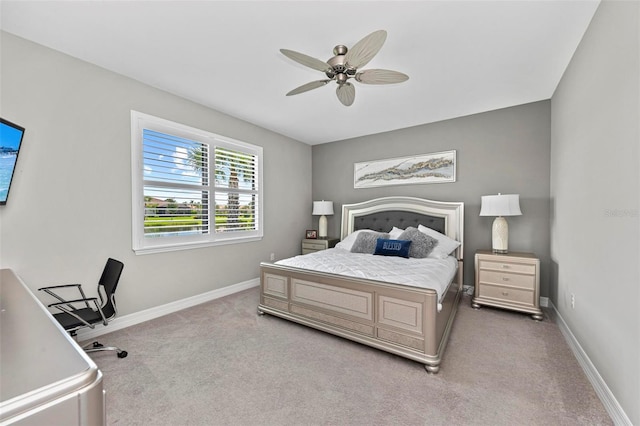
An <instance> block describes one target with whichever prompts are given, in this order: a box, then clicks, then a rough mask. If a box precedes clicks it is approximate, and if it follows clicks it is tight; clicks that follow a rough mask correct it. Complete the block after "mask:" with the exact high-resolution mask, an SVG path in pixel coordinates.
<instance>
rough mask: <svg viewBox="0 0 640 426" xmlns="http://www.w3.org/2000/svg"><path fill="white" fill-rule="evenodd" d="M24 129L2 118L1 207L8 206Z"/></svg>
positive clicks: (0, 154)
mask: <svg viewBox="0 0 640 426" xmlns="http://www.w3.org/2000/svg"><path fill="white" fill-rule="evenodd" d="M23 136H24V127H21V126H18V125H17V124H14V123H11V122H10V121H7V120H5V119H3V118H0V205H3V204H7V198H8V197H9V189H11V181H12V180H13V172H14V171H15V169H16V163H17V161H18V154H19V153H20V145H21V144H22V137H23Z"/></svg>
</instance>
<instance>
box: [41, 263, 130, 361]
mask: <svg viewBox="0 0 640 426" xmlns="http://www.w3.org/2000/svg"><path fill="white" fill-rule="evenodd" d="M123 268H124V264H123V263H122V262H120V261H118V260H115V259H111V258H109V259H108V260H107V264H106V265H105V267H104V270H103V271H102V276H101V277H100V281H98V296H99V297H100V305H98V299H97V298H95V297H86V296H85V294H84V291H82V285H81V284H65V285H56V286H50V287H43V288H39V289H38V291H44V292H45V293H47V294H49V295H51V296H53V297H54V298H56V299H57V300H59V302H57V303H52V304H50V305H47V307H48V308H55V309H57V310H58V311H60V312H58V313H55V314H53V317H54V318H55V319H56V320H58V322H59V323H60V325H62V327H63V328H64V329H65V330H66V331H68V332H69V333H70V334H71V336H73V337H74V338H77V335H76V333H77V332H78V330H80V329H82V328H86V327H89V328H95V326H96V324H100V323H102V325H105V326H106V325H107V324H109V322H110V321H111V320H112V319H113V318H115V316H116V314H117V313H118V311H117V309H116V300H115V292H116V287H117V286H118V281H119V280H120V274H122V269H123ZM72 287H76V289H77V290H78V292H79V293H80V298H79V299H73V300H65V299H63V298H62V296H59V295H58V294H56V293H54V292H53V290H57V291H59V290H61V289H64V288H72ZM78 304H81V305H80V307H78V306H77V305H78ZM83 349H84V350H85V351H86V352H96V351H116V352H117V354H118V358H124V357H126V356H127V351H123V350H121V349H120V348H117V347H114V346H104V345H102V344H100V343H98V342H93V343H89V344H88V345H86V346H84V347H83Z"/></svg>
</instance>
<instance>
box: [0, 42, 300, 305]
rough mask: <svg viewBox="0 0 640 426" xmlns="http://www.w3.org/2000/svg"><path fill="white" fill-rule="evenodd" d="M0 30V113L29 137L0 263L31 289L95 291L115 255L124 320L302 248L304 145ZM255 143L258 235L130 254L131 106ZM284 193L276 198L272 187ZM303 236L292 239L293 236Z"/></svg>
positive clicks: (0, 230)
mask: <svg viewBox="0 0 640 426" xmlns="http://www.w3.org/2000/svg"><path fill="white" fill-rule="evenodd" d="M0 35H1V43H2V44H1V49H0V51H1V55H2V56H1V73H2V74H1V75H2V81H1V86H0V93H1V95H2V99H1V105H2V110H1V111H0V113H1V114H2V117H4V118H6V119H9V120H10V121H13V122H16V123H19V124H21V125H22V126H24V127H25V128H26V129H27V131H26V135H25V139H24V142H23V148H22V151H21V153H20V157H19V159H18V169H17V171H16V175H15V179H14V182H13V184H14V186H13V187H12V189H11V194H10V196H9V201H8V203H7V205H6V206H4V207H0V222H1V223H2V226H1V227H0V243H1V252H0V265H1V267H3V268H12V269H14V270H15V271H16V273H18V274H19V275H20V276H21V277H22V278H23V279H24V280H25V281H26V283H27V284H28V285H29V286H30V287H31V288H38V287H41V286H44V285H46V284H54V283H68V282H82V283H86V284H90V289H91V292H92V293H93V292H95V287H94V286H95V284H97V279H98V278H99V274H100V272H101V270H102V267H103V266H104V262H105V261H106V258H107V257H109V256H111V257H114V258H117V259H120V260H122V261H123V262H124V263H125V269H124V273H123V276H122V280H121V284H120V287H119V289H118V295H117V300H118V307H119V310H120V312H121V313H122V314H128V313H132V312H137V311H140V310H143V309H146V308H150V307H154V306H158V305H162V304H165V303H168V302H172V301H176V300H180V299H183V298H186V297H189V296H194V295H198V294H202V293H205V292H207V291H210V290H214V289H218V288H222V287H225V286H228V285H232V284H236V283H240V282H244V281H247V280H250V279H254V278H256V277H258V276H259V271H258V265H259V262H260V261H263V260H268V259H269V254H270V253H272V252H274V253H275V254H276V256H277V257H278V258H281V257H287V256H291V255H293V254H297V253H298V252H299V251H300V236H301V234H302V232H303V230H304V229H305V228H307V227H309V226H310V223H311V215H310V212H311V200H312V199H311V175H310V173H309V170H310V167H311V147H309V146H308V145H305V144H302V143H300V142H297V141H295V140H292V139H288V138H285V137H283V136H281V135H278V134H275V133H273V132H270V131H267V130H264V129H262V128H259V127H257V126H255V125H252V124H249V123H247V122H243V121H240V120H237V119H235V118H232V117H229V116H227V115H224V114H221V113H219V112H216V111H213V110H211V109H208V108H205V107H203V106H201V105H197V104H195V103H193V102H189V101H187V100H185V99H182V98H179V97H176V96H173V95H171V94H168V93H166V92H162V91H160V90H157V89H154V88H152V87H149V86H146V85H144V84H141V83H139V82H137V81H134V80H131V79H128V78H125V77H123V76H121V75H118V74H115V73H112V72H110V71H107V70H105V69H102V68H99V67H96V66H94V65H91V64H88V63H86V62H82V61H79V60H77V59H74V58H71V57H69V56H66V55H63V54H61V53H59V52H56V51H54V50H51V49H48V48H46V47H43V46H40V45H37V44H34V43H31V42H28V41H25V40H23V39H20V38H17V37H15V36H13V35H11V34H8V33H4V32H3V33H0ZM131 109H135V110H137V111H141V112H144V113H148V114H152V115H156V116H158V117H162V118H166V119H169V120H173V121H177V122H181V123H184V124H187V125H190V126H194V127H197V128H201V129H204V130H209V131H212V132H215V133H218V134H221V135H225V136H229V137H232V138H235V139H238V140H244V141H247V142H249V143H252V144H255V145H259V146H262V147H263V148H264V202H265V207H264V214H265V218H264V219H265V220H264V226H265V233H264V239H263V240H262V241H260V242H255V243H244V244H235V245H225V246H219V247H210V248H201V249H194V250H184V251H179V252H170V253H159V254H150V255H144V256H136V255H135V254H134V253H133V251H132V250H131V130H130V110H131ZM283 188H286V191H283V190H282V189H283ZM292 229H293V230H302V231H299V232H298V233H297V234H295V235H292V233H291V230H292Z"/></svg>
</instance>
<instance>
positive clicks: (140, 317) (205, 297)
mask: <svg viewBox="0 0 640 426" xmlns="http://www.w3.org/2000/svg"><path fill="white" fill-rule="evenodd" d="M259 285H260V279H259V278H254V279H252V280H249V281H244V282H241V283H238V284H233V285H230V286H227V287H223V288H219V289H216V290H212V291H208V292H206V293H202V294H199V295H197V296H192V297H187V298H186V299H182V300H176V301H175V302H171V303H167V304H166V305H161V306H156V307H155V308H150V309H145V310H144V311H140V312H135V313H133V314H129V315H124V316H121V317H116V318H115V319H114V320H113V321H111V322H110V323H109V326H107V327H102V326H100V327H96V328H94V329H90V328H85V329H84V330H81V331H78V339H77V340H78V341H79V342H82V341H84V340H89V339H93V338H94V337H97V336H101V335H103V334H107V333H111V332H112V331H116V330H121V329H123V328H126V327H130V326H132V325H136V324H140V323H142V322H145V321H149V320H152V319H154V318H158V317H161V316H164V315H167V314H171V313H173V312H177V311H180V310H182V309H186V308H190V307H192V306H195V305H199V304H201V303H204V302H209V301H211V300H215V299H219V298H221V297H224V296H228V295H230V294H234V293H238V292H240V291H243V290H247V289H250V288H253V287H257V286H259ZM256 307H257V305H256Z"/></svg>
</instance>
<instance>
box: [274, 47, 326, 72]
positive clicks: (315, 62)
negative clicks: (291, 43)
mask: <svg viewBox="0 0 640 426" xmlns="http://www.w3.org/2000/svg"><path fill="white" fill-rule="evenodd" d="M280 53H282V54H283V55H284V56H286V57H287V58H289V59H291V60H294V61H296V62H297V63H299V64H302V65H304V66H306V67H309V68H313V69H314V70H318V71H322V72H325V71H328V70H330V69H331V65H329V64H328V63H326V62H323V61H321V60H320V59H316V58H312V57H311V56H308V55H305V54H304V53H300V52H295V51H293V50H289V49H280Z"/></svg>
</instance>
